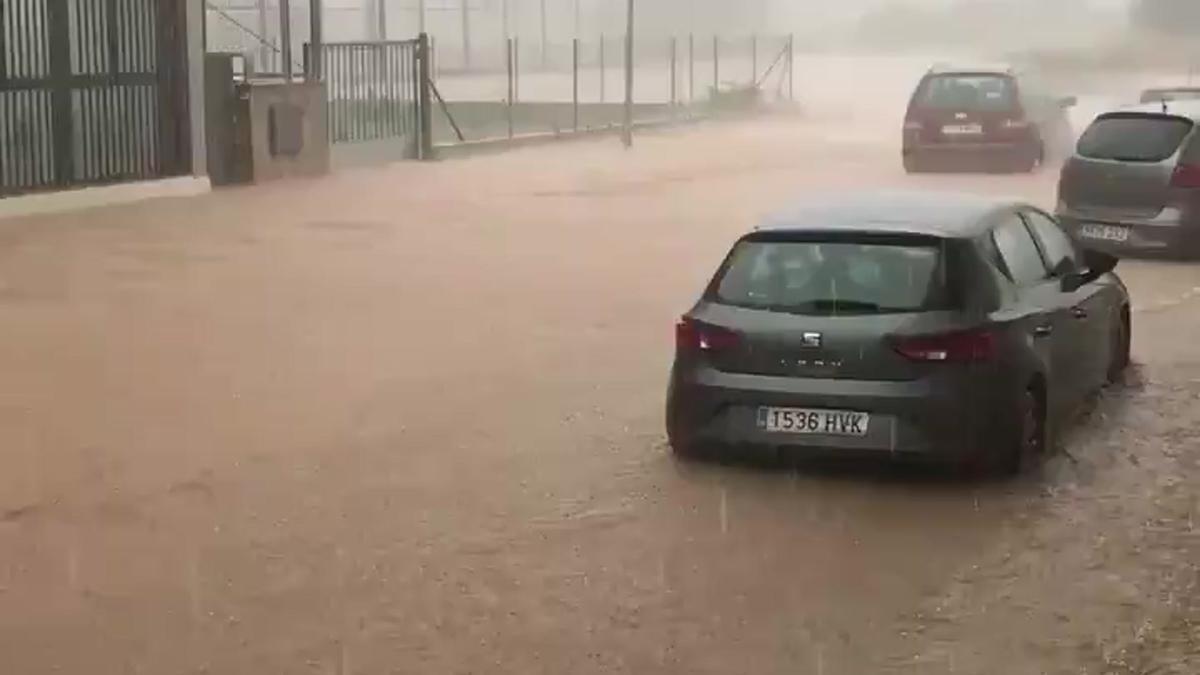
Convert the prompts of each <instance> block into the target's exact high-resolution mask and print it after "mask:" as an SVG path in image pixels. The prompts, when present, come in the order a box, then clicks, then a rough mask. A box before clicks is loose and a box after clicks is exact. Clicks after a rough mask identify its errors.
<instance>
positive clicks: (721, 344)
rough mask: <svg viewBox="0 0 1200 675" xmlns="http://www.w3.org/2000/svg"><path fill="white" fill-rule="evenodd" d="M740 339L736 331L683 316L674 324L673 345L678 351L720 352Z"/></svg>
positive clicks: (735, 344) (733, 345) (736, 343)
mask: <svg viewBox="0 0 1200 675" xmlns="http://www.w3.org/2000/svg"><path fill="white" fill-rule="evenodd" d="M741 340H742V338H741V336H740V335H738V334H737V333H735V332H733V331H731V330H729V329H727V328H721V327H719V326H711V325H709V324H706V323H701V322H699V321H696V320H694V319H689V318H687V317H684V318H682V319H680V320H679V323H677V324H675V347H676V349H678V350H679V351H680V352H710V353H711V352H721V351H725V350H727V349H731V348H733V347H736V346H737V345H738V343H740V342H741Z"/></svg>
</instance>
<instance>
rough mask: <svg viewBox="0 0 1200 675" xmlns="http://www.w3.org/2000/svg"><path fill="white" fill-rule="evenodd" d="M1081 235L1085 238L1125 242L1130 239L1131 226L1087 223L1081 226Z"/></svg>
mask: <svg viewBox="0 0 1200 675" xmlns="http://www.w3.org/2000/svg"><path fill="white" fill-rule="evenodd" d="M1079 236H1081V237H1083V238H1084V239H1100V240H1102V241H1115V242H1124V241H1128V240H1129V228H1128V227H1121V226H1120V225H1101V224H1099V223H1085V224H1084V225H1083V226H1081V227H1080V228H1079Z"/></svg>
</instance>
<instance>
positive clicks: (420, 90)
mask: <svg viewBox="0 0 1200 675" xmlns="http://www.w3.org/2000/svg"><path fill="white" fill-rule="evenodd" d="M429 58H430V54H429V34H428V33H421V35H420V36H419V37H417V115H418V119H419V120H420V128H419V131H418V132H417V142H418V144H419V145H418V147H417V158H418V159H424V160H430V159H433V106H432V104H431V101H432V95H431V93H430V81H429V77H430V67H429V66H430V64H429Z"/></svg>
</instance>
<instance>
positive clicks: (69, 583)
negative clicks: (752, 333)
mask: <svg viewBox="0 0 1200 675" xmlns="http://www.w3.org/2000/svg"><path fill="white" fill-rule="evenodd" d="M820 112H821V111H819V110H818V111H815V114H814V115H813V116H812V117H810V118H809V119H808V120H807V121H804V120H801V119H797V118H792V117H776V118H767V119H763V120H760V121H756V122H752V123H736V124H735V123H729V124H711V125H706V126H699V127H693V128H689V129H687V130H683V131H676V132H665V133H661V134H656V135H652V136H645V137H642V138H640V139H639V141H638V143H637V145H636V146H635V149H634V150H633V151H631V152H628V153H626V152H623V151H622V150H621V149H620V148H619V146H618V145H617V144H616V143H615V142H612V141H608V140H602V141H597V142H586V143H576V144H570V145H561V146H554V147H546V148H539V149H531V150H523V151H518V152H513V153H511V154H507V155H502V156H492V157H486V158H477V159H470V160H462V161H454V162H445V163H440V164H436V165H432V166H418V165H414V164H406V165H395V166H392V167H388V168H384V169H373V170H363V171H351V172H346V173H342V174H339V175H338V176H335V177H331V178H329V179H326V180H321V181H313V182H303V183H289V184H280V185H273V186H268V187H262V188H255V189H241V190H231V191H227V192H222V193H218V194H214V195H211V196H208V197H204V198H199V199H189V200H177V201H166V202H156V203H149V204H144V205H139V206H132V207H123V208H114V209H107V210H101V211H93V212H89V213H85V214H77V215H71V216H62V217H55V218H41V219H30V220H25V221H10V222H5V223H0V373H3V386H0V448H2V452H0V662H2V663H4V664H5V667H4V668H2V669H0V670H3V671H4V672H6V673H7V672H12V673H20V674H22V675H26V674H28V675H41V674H43V673H82V672H87V673H93V674H108V673H154V674H156V675H157V674H170V673H222V674H226V673H228V674H240V673H246V674H251V673H254V674H258V673H321V674H326V673H336V674H338V675H351V674H374V673H568V672H569V673H602V672H603V673H654V672H662V673H696V674H701V673H714V674H715V673H820V674H828V675H832V674H841V673H846V674H857V673H870V672H897V673H908V672H912V673H980V674H984V673H989V674H991V673H1032V672H1041V673H1060V672H1061V673H1141V672H1196V668H1195V667H1192V666H1190V665H1189V664H1188V661H1187V659H1189V658H1194V657H1193V656H1191V654H1192V652H1194V651H1195V646H1196V645H1197V644H1198V642H1197V639H1196V638H1197V636H1196V633H1195V628H1193V627H1192V623H1191V622H1192V621H1194V620H1196V619H1198V618H1200V608H1198V607H1197V604H1198V603H1197V595H1196V594H1195V584H1196V580H1197V572H1196V567H1195V561H1196V560H1200V558H1198V557H1197V555H1196V554H1197V552H1198V550H1197V549H1198V548H1200V546H1197V541H1196V538H1195V535H1194V534H1193V531H1192V513H1193V511H1194V507H1195V498H1194V496H1193V495H1194V494H1195V489H1194V486H1195V485H1196V480H1197V476H1198V475H1200V473H1198V470H1197V463H1196V459H1195V448H1196V447H1197V445H1196V435H1197V415H1198V413H1197V408H1196V403H1195V401H1196V397H1197V394H1198V393H1200V358H1197V356H1196V354H1197V352H1196V350H1195V349H1194V347H1193V346H1192V345H1193V343H1192V342H1191V340H1190V339H1189V336H1190V335H1194V334H1195V331H1196V330H1197V328H1200V317H1198V316H1197V311H1196V310H1197V308H1198V307H1200V296H1198V293H1200V267H1196V266H1194V265H1187V264H1178V263H1167V262H1154V261H1126V262H1123V263H1122V265H1121V268H1120V269H1121V271H1122V273H1123V275H1124V277H1125V279H1126V281H1127V282H1128V284H1129V285H1130V287H1131V291H1132V293H1133V297H1134V303H1135V322H1136V327H1135V336H1134V343H1135V347H1134V353H1135V359H1136V360H1137V362H1138V365H1137V367H1136V369H1135V371H1134V372H1133V373H1131V374H1130V377H1129V381H1128V382H1127V383H1125V384H1123V385H1121V386H1119V387H1115V388H1113V389H1112V390H1110V391H1108V392H1106V393H1105V394H1104V395H1103V396H1101V397H1100V398H1099V400H1098V401H1097V402H1096V403H1095V405H1094V408H1093V409H1092V410H1090V411H1088V412H1087V413H1086V414H1084V415H1083V416H1082V417H1081V419H1080V421H1079V423H1078V424H1076V425H1075V427H1074V428H1073V429H1072V431H1071V433H1070V434H1069V436H1068V437H1067V439H1066V440H1065V442H1064V447H1063V451H1062V452H1061V453H1059V454H1056V455H1055V456H1054V457H1052V458H1051V459H1050V460H1048V461H1047V462H1046V464H1045V465H1044V466H1043V467H1041V468H1040V469H1039V470H1038V471H1035V472H1033V473H1031V474H1030V475H1028V476H1025V477H1023V478H1022V479H1020V480H1018V481H1013V482H1006V483H987V482H984V483H980V482H972V481H966V480H962V479H960V478H956V477H953V476H943V475H937V474H936V473H930V472H924V471H912V470H903V471H901V470H894V469H888V468H886V467H859V468H849V469H847V468H840V469H837V470H831V469H819V468H812V467H795V466H791V465H787V464H784V465H778V464H771V463H767V464H765V465H764V464H762V463H753V462H733V463H728V464H717V463H710V464H687V465H681V464H678V463H677V462H675V461H673V460H672V459H671V457H670V456H669V453H668V452H667V450H666V449H665V447H664V439H663V434H662V404H663V394H664V385H665V379H666V373H667V368H668V366H669V359H670V354H671V350H672V340H673V333H672V331H673V323H674V320H675V318H676V317H677V316H678V315H679V314H680V313H681V312H683V311H684V310H685V309H686V308H687V306H688V304H689V303H690V302H691V300H692V299H693V298H694V296H695V294H696V293H697V292H698V291H699V289H700V288H701V287H702V285H703V284H704V283H705V281H706V279H707V276H708V275H709V274H710V273H711V272H712V270H713V268H714V266H715V265H716V263H717V262H718V261H719V260H720V257H721V256H722V254H723V253H724V251H725V249H726V248H727V247H728V245H729V243H730V241H731V238H732V237H734V236H736V235H737V234H739V233H741V232H743V231H744V230H745V229H746V228H748V227H749V226H751V225H752V224H753V223H754V221H755V219H756V218H757V217H758V216H760V215H762V214H763V213H765V212H767V211H770V210H772V209H774V208H775V207H777V206H779V205H780V204H784V203H786V202H787V201H789V200H791V199H794V198H796V196H797V195H799V194H800V193H801V192H803V191H806V190H829V189H839V188H844V187H861V186H883V187H912V186H919V187H937V188H944V189H959V190H972V191H983V192H989V193H1002V194H1015V195H1019V196H1024V197H1026V198H1028V199H1031V200H1034V201H1036V202H1037V203H1039V204H1042V205H1045V206H1047V207H1049V206H1052V205H1053V201H1052V200H1053V197H1054V176H1053V174H1052V173H1051V172H1043V173H1040V174H1037V175H1033V176H949V177H942V176H922V177H919V178H909V177H907V176H905V175H904V174H903V172H902V171H901V170H900V168H899V161H898V149H897V148H896V147H895V144H894V142H893V140H889V139H890V131H889V132H887V133H884V132H881V131H880V130H881V129H884V130H886V129H891V128H892V127H887V126H885V125H884V124H880V123H879V120H877V119H874V118H871V117H870V114H868V113H864V115H863V116H860V117H856V118H853V119H849V120H846V119H835V118H832V117H830V116H824V115H821V114H820ZM889 124H890V122H889ZM1166 666H1170V667H1174V668H1176V670H1162V671H1156V670H1153V668H1158V667H1166Z"/></svg>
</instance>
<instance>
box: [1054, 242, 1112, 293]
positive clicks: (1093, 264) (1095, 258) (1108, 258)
mask: <svg viewBox="0 0 1200 675" xmlns="http://www.w3.org/2000/svg"><path fill="white" fill-rule="evenodd" d="M1117 260H1118V259H1117V257H1116V256H1113V255H1110V254H1108V253H1104V252H1101V251H1095V250H1091V249H1085V250H1084V251H1083V267H1082V269H1077V270H1074V271H1072V272H1070V273H1068V274H1064V275H1063V276H1062V290H1063V292H1064V293H1074V292H1075V291H1077V290H1079V289H1080V288H1083V287H1084V286H1086V285H1087V284H1090V283H1092V282H1093V281H1095V280H1097V279H1099V278H1100V277H1102V276H1104V275H1105V274H1108V273H1109V272H1111V271H1113V270H1114V269H1116V267H1117Z"/></svg>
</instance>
